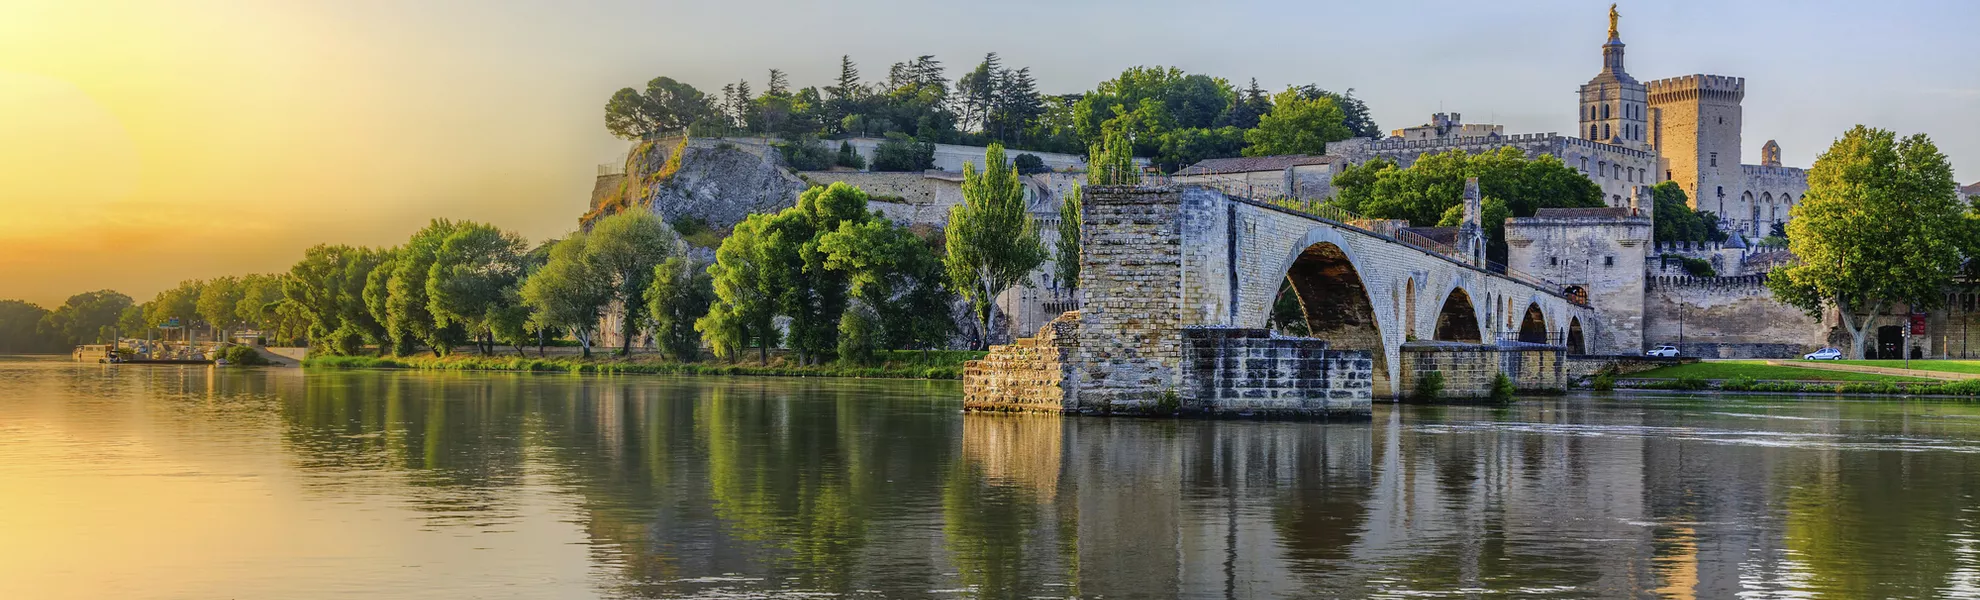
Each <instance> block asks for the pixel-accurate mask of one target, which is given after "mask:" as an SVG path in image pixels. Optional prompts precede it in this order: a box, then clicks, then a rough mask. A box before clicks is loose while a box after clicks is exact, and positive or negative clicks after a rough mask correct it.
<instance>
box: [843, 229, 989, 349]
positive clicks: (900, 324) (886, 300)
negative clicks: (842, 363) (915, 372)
mask: <svg viewBox="0 0 1980 600" xmlns="http://www.w3.org/2000/svg"><path fill="white" fill-rule="evenodd" d="M818 245H819V248H820V249H821V250H822V251H823V252H825V266H826V268H828V269H832V270H834V271H839V272H843V273H845V274H846V275H847V277H848V284H849V286H848V288H847V290H848V292H849V293H850V294H851V295H852V297H853V298H854V299H856V300H858V306H859V307H860V308H859V310H860V311H862V312H863V313H871V314H870V315H869V314H862V315H860V316H858V317H855V316H853V315H852V312H853V311H852V309H847V310H846V311H845V315H844V316H843V317H842V318H841V320H840V323H839V328H840V335H841V336H843V335H845V328H846V327H848V325H847V321H846V320H845V319H849V318H850V319H860V318H865V317H867V316H871V317H873V320H872V321H871V322H866V323H858V324H855V325H854V326H857V327H869V326H870V330H871V331H872V332H873V333H874V336H873V340H874V342H875V343H876V344H878V345H882V346H885V347H887V348H892V349H907V348H915V347H919V348H921V349H923V350H927V349H930V348H933V347H936V346H941V345H942V344H943V343H944V342H945V341H947V340H948V337H949V335H950V334H951V333H953V332H954V329H955V319H954V317H953V316H952V315H951V312H950V302H951V300H952V299H953V298H954V296H953V295H951V294H950V293H949V291H948V289H947V288H946V286H945V284H946V277H947V273H946V272H945V270H944V265H943V264H942V257H941V255H940V254H938V250H937V249H935V248H934V247H932V246H931V245H930V242H929V240H926V239H923V238H922V237H921V236H918V235H915V234H914V232H912V231H910V230H909V229H908V228H906V227H902V226H899V225H895V224H894V223H893V222H892V221H888V220H885V219H870V220H867V221H865V222H851V221H847V222H843V223H840V224H839V229H838V230H837V231H833V232H831V233H827V234H825V235H824V236H823V237H822V238H820V239H819V243H818ZM862 331H865V330H862ZM842 347H843V344H842ZM840 358H842V359H844V358H846V357H845V356H843V355H842V356H841V357H840ZM854 358H855V361H854V362H858V360H857V357H854Z"/></svg>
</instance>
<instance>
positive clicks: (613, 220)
mask: <svg viewBox="0 0 1980 600" xmlns="http://www.w3.org/2000/svg"><path fill="white" fill-rule="evenodd" d="M589 238H590V239H588V240H587V241H586V242H585V255H586V256H587V257H588V259H589V260H590V261H591V263H592V269H593V270H594V272H596V273H597V274H598V275H599V276H601V277H604V278H605V282H606V287H607V289H609V290H611V296H610V297H609V298H608V299H607V303H608V304H611V305H612V306H613V307H614V308H615V309H616V310H617V311H618V312H619V354H620V355H621V356H623V355H625V354H627V353H629V352H631V351H632V340H633V338H634V337H636V336H637V335H639V330H640V325H642V324H644V323H645V321H646V300H645V294H646V288H647V287H648V286H651V285H652V284H653V268H654V267H656V266H659V265H660V263H661V262H663V261H665V260H667V257H669V256H673V255H674V253H675V244H676V241H675V239H674V231H673V229H671V228H669V227H668V226H667V223H666V222H664V221H661V220H660V217H659V216H657V215H654V214H653V213H651V212H647V211H643V210H635V211H627V212H622V213H619V214H616V215H612V216H609V217H605V218H604V219H601V220H599V221H598V222H597V223H596V224H594V225H593V226H592V228H591V234H590V236H589Z"/></svg>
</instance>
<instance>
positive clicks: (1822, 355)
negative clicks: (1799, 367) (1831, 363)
mask: <svg viewBox="0 0 1980 600" xmlns="http://www.w3.org/2000/svg"><path fill="white" fill-rule="evenodd" d="M1801 360H1842V351H1841V350H1837V349H1835V348H1823V349H1821V350H1816V351H1814V352H1810V353H1807V354H1803V355H1801Z"/></svg>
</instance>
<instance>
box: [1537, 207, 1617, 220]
mask: <svg viewBox="0 0 1980 600" xmlns="http://www.w3.org/2000/svg"><path fill="white" fill-rule="evenodd" d="M1533 216H1535V217H1538V218H1542V219H1616V218H1622V217H1627V216H1629V209H1627V208H1616V207H1613V206H1609V207H1603V208H1542V209H1540V210H1537V211H1534V212H1533Z"/></svg>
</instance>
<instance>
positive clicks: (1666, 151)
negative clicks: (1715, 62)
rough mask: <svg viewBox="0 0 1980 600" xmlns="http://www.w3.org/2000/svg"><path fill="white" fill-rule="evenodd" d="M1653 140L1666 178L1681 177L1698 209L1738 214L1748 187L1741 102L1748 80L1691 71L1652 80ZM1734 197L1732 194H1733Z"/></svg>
mask: <svg viewBox="0 0 1980 600" xmlns="http://www.w3.org/2000/svg"><path fill="white" fill-rule="evenodd" d="M1649 88H1650V114H1651V125H1652V127H1653V128H1654V130H1655V133H1654V135H1653V138H1652V140H1653V141H1654V142H1655V144H1654V145H1655V148H1656V151H1657V154H1658V162H1659V163H1660V164H1661V165H1662V167H1663V169H1664V172H1665V174H1667V175H1668V177H1666V179H1669V180H1671V181H1676V182H1677V183H1678V187H1682V188H1684V193H1685V195H1686V196H1687V197H1688V198H1689V199H1690V201H1691V207H1692V208H1693V209H1696V210H1709V211H1712V212H1714V213H1718V214H1719V215H1720V217H1721V218H1730V217H1732V216H1735V215H1730V214H1729V213H1727V212H1726V211H1727V209H1728V207H1731V208H1738V206H1737V204H1738V203H1739V202H1740V199H1739V197H1738V194H1739V193H1740V191H1741V190H1743V189H1745V188H1746V185H1745V174H1744V171H1743V170H1741V168H1740V166H1739V165H1740V156H1739V145H1740V144H1739V132H1740V126H1741V120H1740V104H1739V103H1740V100H1742V99H1744V98H1745V97H1746V79H1745V78H1743V77H1725V76H1721V75H1685V76H1682V77H1672V78H1669V79H1659V80H1656V81H1652V82H1650V84H1649ZM1729 196H1730V197H1729Z"/></svg>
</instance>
